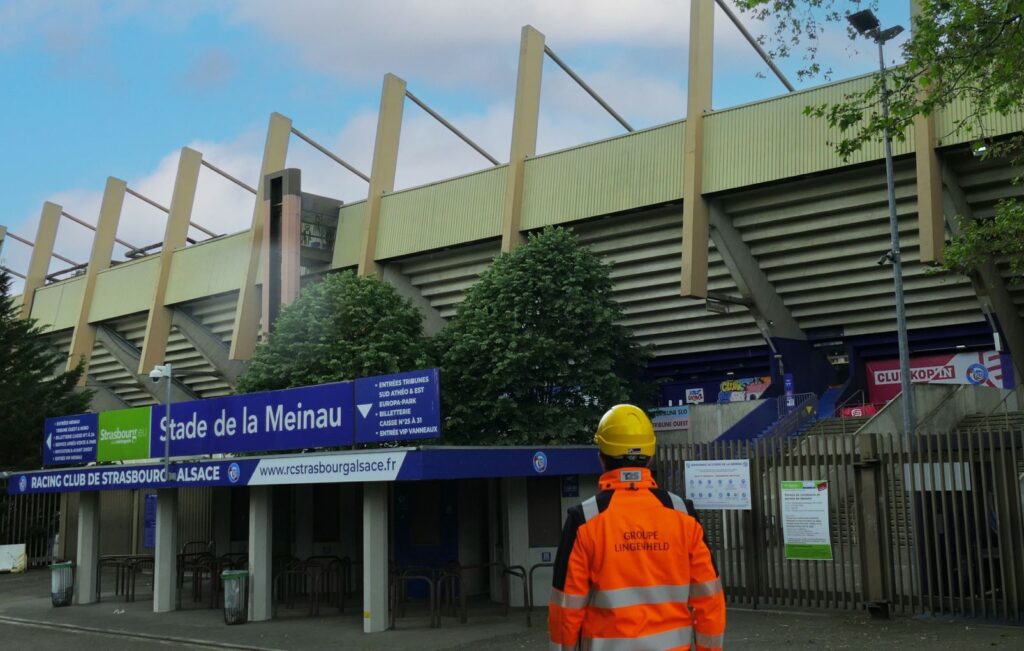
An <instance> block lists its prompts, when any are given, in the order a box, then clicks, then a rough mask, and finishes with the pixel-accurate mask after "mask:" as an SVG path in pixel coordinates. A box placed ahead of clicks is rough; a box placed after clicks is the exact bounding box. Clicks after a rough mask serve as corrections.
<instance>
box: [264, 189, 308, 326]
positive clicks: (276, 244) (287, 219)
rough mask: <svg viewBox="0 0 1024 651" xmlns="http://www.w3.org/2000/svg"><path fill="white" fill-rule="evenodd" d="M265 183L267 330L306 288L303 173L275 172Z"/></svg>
mask: <svg viewBox="0 0 1024 651" xmlns="http://www.w3.org/2000/svg"><path fill="white" fill-rule="evenodd" d="M264 185H265V186H266V188H267V190H266V199H265V200H264V207H263V249H262V253H261V255H262V256H263V264H262V274H263V278H262V281H261V284H262V285H263V293H262V301H263V317H262V319H261V320H260V323H261V326H260V327H261V329H262V330H261V331H262V332H263V333H264V334H267V333H269V332H270V329H271V326H272V325H273V323H274V321H275V320H276V319H277V315H278V313H279V312H280V311H281V308H282V307H284V306H285V305H289V304H290V303H293V302H295V299H297V298H298V297H299V291H300V290H301V289H302V281H301V273H302V252H301V249H302V173H301V172H300V171H299V170H297V169H286V170H281V171H279V172H274V173H273V174H269V175H268V177H267V179H265V180H264Z"/></svg>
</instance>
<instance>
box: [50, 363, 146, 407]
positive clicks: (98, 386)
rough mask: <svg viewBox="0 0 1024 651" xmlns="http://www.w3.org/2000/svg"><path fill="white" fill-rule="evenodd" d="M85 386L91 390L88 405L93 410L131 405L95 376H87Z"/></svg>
mask: <svg viewBox="0 0 1024 651" xmlns="http://www.w3.org/2000/svg"><path fill="white" fill-rule="evenodd" d="M61 370H63V369H61ZM85 388H86V389H89V390H90V391H92V392H93V393H92V400H91V401H90V402H89V407H90V408H91V409H92V410H93V411H115V410H117V409H128V408H129V407H131V405H129V404H128V403H127V402H125V401H124V400H122V399H121V396H119V395H117V394H116V393H114V391H113V389H111V388H110V387H108V386H106V385H104V384H103V383H102V382H100V381H99V380H97V379H96V377H95V376H92V375H90V376H89V379H88V381H87V382H86V385H85Z"/></svg>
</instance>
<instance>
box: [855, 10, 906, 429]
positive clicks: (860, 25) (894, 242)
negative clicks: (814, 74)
mask: <svg viewBox="0 0 1024 651" xmlns="http://www.w3.org/2000/svg"><path fill="white" fill-rule="evenodd" d="M847 20H849V21H850V25H852V26H853V28H854V29H855V30H857V31H858V32H859V33H860V34H862V35H864V36H867V37H868V38H870V39H871V40H873V41H874V42H875V43H877V44H878V74H879V76H880V82H881V86H882V89H881V90H882V93H881V95H882V96H881V100H882V119H883V121H884V129H883V139H884V141H885V183H886V189H887V190H888V194H889V237H890V246H891V247H892V248H891V249H890V250H889V252H888V253H887V254H886V255H885V257H886V258H888V259H889V261H891V262H892V279H893V285H894V289H895V294H896V335H897V338H898V343H899V355H900V390H901V392H902V393H903V433H904V434H903V435H904V439H905V441H906V442H907V444H908V445H909V443H910V437H911V434H912V433H913V431H914V394H913V392H912V391H911V384H910V346H909V344H908V342H907V311H906V303H905V301H904V297H903V260H902V257H901V255H900V229H899V223H898V221H897V217H896V185H895V182H894V181H893V171H892V134H891V133H890V131H889V87H888V84H887V83H886V76H885V55H884V51H883V48H884V46H885V43H886V42H887V41H889V40H891V39H893V38H894V37H896V36H897V35H899V34H900V33H902V32H903V27H902V26H901V25H895V26H893V27H890V28H888V29H881V26H880V23H879V22H878V18H877V17H876V16H875V14H874V13H872V11H871V10H870V9H865V10H864V11H858V12H857V13H855V14H851V15H849V16H847ZM883 261H884V260H883Z"/></svg>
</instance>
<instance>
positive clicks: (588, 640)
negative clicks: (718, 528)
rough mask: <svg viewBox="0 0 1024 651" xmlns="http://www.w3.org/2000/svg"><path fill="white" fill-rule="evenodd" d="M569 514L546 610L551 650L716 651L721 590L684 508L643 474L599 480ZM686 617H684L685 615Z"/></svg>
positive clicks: (623, 472) (625, 472) (627, 471)
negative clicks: (579, 646)
mask: <svg viewBox="0 0 1024 651" xmlns="http://www.w3.org/2000/svg"><path fill="white" fill-rule="evenodd" d="M599 486H600V489H601V492H600V493H598V494H597V495H596V496H594V497H592V498H590V499H589V500H587V501H585V502H583V504H581V505H579V506H574V507H572V508H571V509H569V515H568V519H567V520H566V523H565V528H564V529H563V531H562V542H561V544H560V545H559V548H558V554H557V556H556V558H555V568H554V573H555V576H554V581H553V584H552V589H551V602H550V604H549V609H548V630H549V633H550V637H551V649H552V651H558V650H561V651H571V650H572V649H575V648H576V644H577V642H578V641H579V638H580V637H581V635H582V640H583V644H582V647H583V649H584V650H585V651H587V650H589V651H668V650H673V651H675V650H679V651H685V650H687V649H690V648H691V641H693V640H695V641H696V648H697V649H698V650H700V651H713V650H714V649H721V647H722V637H723V635H724V633H725V595H724V594H723V593H722V582H721V580H720V579H719V577H718V572H717V571H716V570H715V565H714V563H713V561H712V560H711V552H710V551H708V548H707V545H705V544H704V530H703V528H701V526H700V523H699V522H697V520H696V518H694V517H693V516H692V515H691V513H693V509H692V506H689V507H688V505H687V503H686V502H685V501H684V500H683V499H682V498H680V497H679V496H677V495H673V494H672V493H669V492H668V491H664V490H660V489H659V488H658V486H657V484H655V483H654V480H653V479H652V478H651V473H650V471H649V470H647V469H646V468H623V469H620V470H611V471H609V472H606V473H604V474H603V475H601V479H600V482H599ZM691 609H692V611H693V612H692V615H691Z"/></svg>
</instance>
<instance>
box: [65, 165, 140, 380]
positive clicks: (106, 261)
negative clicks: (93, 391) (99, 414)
mask: <svg viewBox="0 0 1024 651" xmlns="http://www.w3.org/2000/svg"><path fill="white" fill-rule="evenodd" d="M127 190H128V184H127V183H125V182H124V181H122V180H121V179H116V178H114V177H112V176H111V177H109V178H108V179H107V186H106V188H105V189H104V190H103V201H102V202H101V203H100V218H99V221H98V222H97V224H96V235H95V236H94V237H93V240H92V252H91V253H90V254H89V266H88V267H86V269H85V286H84V287H83V288H82V305H81V307H80V308H79V310H78V319H77V320H76V321H75V329H74V331H73V333H72V335H71V347H70V349H69V351H68V370H70V369H73V368H75V367H76V366H78V364H79V363H82V364H84V365H85V371H86V373H88V371H89V360H90V359H91V358H92V349H93V345H94V344H95V343H96V328H95V326H93V325H92V324H91V323H89V311H90V310H91V309H92V298H93V295H94V294H95V293H96V280H97V277H98V275H99V273H100V272H101V271H103V270H104V269H107V268H108V267H110V258H111V256H112V255H113V254H114V239H115V238H116V237H117V226H118V224H119V223H120V221H121V208H122V206H123V205H124V195H125V193H126V192H127ZM136 366H137V364H136ZM131 373H132V374H133V375H134V373H135V370H134V369H132V370H131ZM85 381H86V374H85V373H83V374H82V379H81V381H80V382H81V384H84V383H85Z"/></svg>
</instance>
